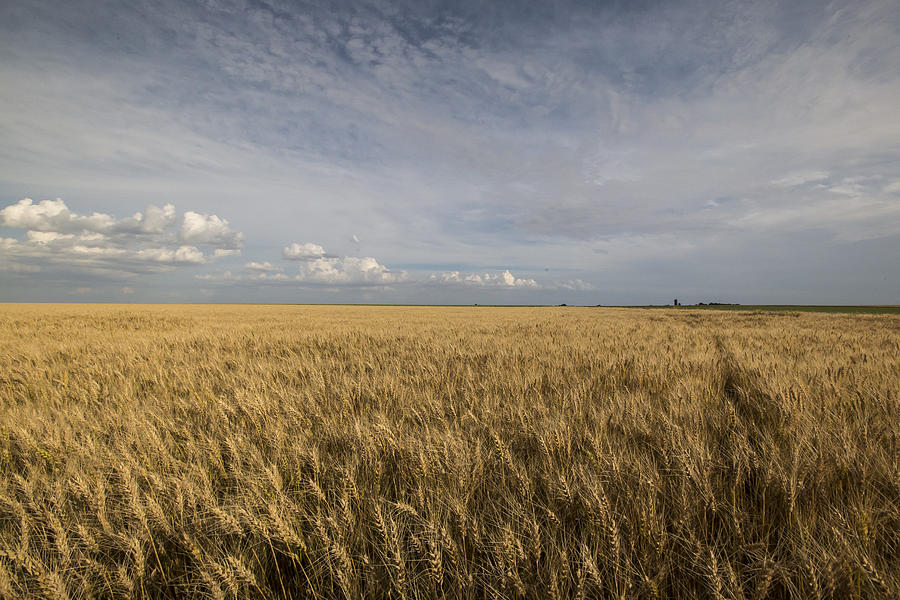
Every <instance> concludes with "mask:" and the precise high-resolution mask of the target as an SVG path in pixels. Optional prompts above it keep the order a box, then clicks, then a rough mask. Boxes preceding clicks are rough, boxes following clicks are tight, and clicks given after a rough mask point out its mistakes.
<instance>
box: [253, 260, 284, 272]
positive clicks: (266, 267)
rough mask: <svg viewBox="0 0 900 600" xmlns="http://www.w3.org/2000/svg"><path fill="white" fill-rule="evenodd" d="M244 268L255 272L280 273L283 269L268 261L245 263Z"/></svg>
mask: <svg viewBox="0 0 900 600" xmlns="http://www.w3.org/2000/svg"><path fill="white" fill-rule="evenodd" d="M244 268H245V269H247V270H248V271H253V272H255V273H280V272H281V271H282V270H283V269H282V268H281V267H276V266H274V265H273V264H272V263H270V262H268V261H266V262H261V263H260V262H248V263H247V264H246V265H244Z"/></svg>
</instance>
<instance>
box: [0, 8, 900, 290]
mask: <svg viewBox="0 0 900 600" xmlns="http://www.w3.org/2000/svg"><path fill="white" fill-rule="evenodd" d="M898 65H900V7H898V5H897V4H896V2H892V1H874V2H866V1H860V2H831V3H829V2H802V1H795V2H659V3H654V2H608V3H603V2H585V3H576V2H571V3H570V2H491V3H483V2H472V3H468V2H456V1H454V2H422V1H417V2H391V3H388V2H346V3H344V2H310V3H304V2H274V1H273V2H264V1H237V0H235V1H222V2H219V1H214V0H207V1H203V2H191V3H188V2H167V1H152V2H150V1H148V2H102V1H92V2H79V1H72V0H70V1H66V2H42V1H39V0H31V1H29V2H18V3H13V2H6V3H2V4H0V299H2V300H83V301H93V300H101V301H135V302H140V301H148V302H149V301H153V302H155V301H164V302H193V301H202V302H415V303H420V302H421V303H475V302H477V303H510V304H515V303H524V304H529V303H560V302H566V303H569V304H579V303H583V304H623V303H626V304H639V303H666V302H670V301H671V299H672V298H674V297H678V298H679V299H680V300H681V301H682V302H696V301H733V302H742V303H748V304H749V303H892V304H898V303H900V118H898V111H897V98H900V66H898Z"/></svg>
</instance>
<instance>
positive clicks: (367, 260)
mask: <svg viewBox="0 0 900 600" xmlns="http://www.w3.org/2000/svg"><path fill="white" fill-rule="evenodd" d="M282 255H283V257H284V258H285V259H286V260H293V261H299V265H298V272H297V273H296V274H293V275H292V274H286V273H284V269H282V268H281V267H279V266H277V265H273V264H272V263H271V262H268V261H265V262H248V263H247V264H246V265H245V266H244V269H243V271H242V272H238V273H233V272H232V271H224V272H222V273H218V274H204V275H198V276H197V277H198V279H202V280H204V281H222V282H225V281H230V282H241V281H243V282H253V281H255V282H270V283H280V284H291V285H298V286H329V287H331V288H335V289H336V288H339V287H354V286H356V287H369V286H372V287H378V286H387V285H391V284H395V283H400V282H405V281H408V276H407V273H406V271H397V270H393V269H389V268H388V267H386V266H385V265H383V264H381V263H380V262H378V260H376V259H375V258H372V257H371V256H362V257H360V256H329V255H328V254H327V253H326V252H325V249H324V248H323V247H322V246H320V245H318V244H312V243H308V242H307V243H303V244H299V243H292V244H290V245H289V246H287V247H286V248H284V250H283V252H282Z"/></svg>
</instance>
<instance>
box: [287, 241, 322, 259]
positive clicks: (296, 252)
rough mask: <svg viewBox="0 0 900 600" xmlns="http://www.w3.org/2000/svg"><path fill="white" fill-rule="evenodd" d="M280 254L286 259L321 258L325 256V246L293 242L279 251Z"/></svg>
mask: <svg viewBox="0 0 900 600" xmlns="http://www.w3.org/2000/svg"><path fill="white" fill-rule="evenodd" d="M281 254H282V256H284V258H286V259H288V260H311V259H316V258H322V257H324V256H325V248H323V247H322V246H320V245H318V244H311V243H309V242H307V243H305V244H298V243H296V242H295V243H293V244H291V245H290V246H288V247H287V248H285V249H284V250H282V252H281Z"/></svg>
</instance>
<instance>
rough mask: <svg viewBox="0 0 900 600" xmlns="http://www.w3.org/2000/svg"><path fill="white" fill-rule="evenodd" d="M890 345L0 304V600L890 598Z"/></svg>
mask: <svg viewBox="0 0 900 600" xmlns="http://www.w3.org/2000/svg"><path fill="white" fill-rule="evenodd" d="M898 433H900V317H897V316H858V315H854V316H850V315H828V314H799V313H752V312H737V313H736V312H728V313H725V312H716V311H703V312H693V311H690V310H678V311H676V310H670V311H661V310H636V309H635V310H630V309H601V308H488V307H478V308H424V307H423V308H415V307H325V306H268V307H262V306H112V305H107V306H102V305H13V304H7V305H0V597H3V598H37V597H45V598H57V599H62V598H231V597H239V598H245V597H246V598H297V599H299V598H342V597H344V598H410V599H412V598H443V597H446V598H713V599H721V598H747V599H752V598H753V599H761V598H892V597H898V595H900V548H898V541H900V453H898Z"/></svg>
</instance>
